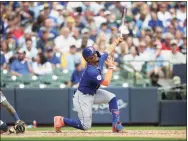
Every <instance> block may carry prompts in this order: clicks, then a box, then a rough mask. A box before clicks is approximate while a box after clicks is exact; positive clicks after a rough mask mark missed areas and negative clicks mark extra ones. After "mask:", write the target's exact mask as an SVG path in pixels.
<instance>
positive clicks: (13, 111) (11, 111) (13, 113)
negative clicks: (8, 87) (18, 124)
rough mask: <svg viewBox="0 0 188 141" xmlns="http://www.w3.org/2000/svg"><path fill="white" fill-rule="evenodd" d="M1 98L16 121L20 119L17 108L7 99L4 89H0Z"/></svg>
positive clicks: (3, 104)
mask: <svg viewBox="0 0 188 141" xmlns="http://www.w3.org/2000/svg"><path fill="white" fill-rule="evenodd" d="M0 98H1V103H0V105H1V106H3V107H5V108H6V109H7V110H8V112H9V113H10V114H11V115H12V116H13V118H14V120H15V121H18V120H20V118H19V116H18V114H17V112H16V110H15V109H14V107H12V105H10V103H9V102H8V101H7V99H6V97H5V96H4V95H3V93H2V91H0Z"/></svg>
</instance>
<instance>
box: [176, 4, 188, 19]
mask: <svg viewBox="0 0 188 141" xmlns="http://www.w3.org/2000/svg"><path fill="white" fill-rule="evenodd" d="M186 14H187V13H186V2H181V3H180V7H179V9H177V12H176V16H177V18H178V19H179V20H181V21H182V22H183V21H185V19H186Z"/></svg>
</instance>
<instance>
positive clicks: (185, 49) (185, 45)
mask: <svg viewBox="0 0 188 141" xmlns="http://www.w3.org/2000/svg"><path fill="white" fill-rule="evenodd" d="M180 51H181V53H183V54H184V55H187V37H183V44H182V45H181V46H180Z"/></svg>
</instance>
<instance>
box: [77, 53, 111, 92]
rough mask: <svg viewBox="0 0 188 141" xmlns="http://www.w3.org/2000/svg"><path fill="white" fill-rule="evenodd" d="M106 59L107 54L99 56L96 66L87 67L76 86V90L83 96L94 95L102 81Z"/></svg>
mask: <svg viewBox="0 0 188 141" xmlns="http://www.w3.org/2000/svg"><path fill="white" fill-rule="evenodd" d="M107 57H108V53H104V54H103V55H101V57H100V59H99V63H98V66H93V65H89V64H88V65H87V67H86V69H85V71H84V73H83V75H82V77H81V80H80V84H79V86H78V90H79V91H81V92H82V93H84V94H91V95H93V94H95V93H96V91H97V89H98V88H99V87H100V84H101V83H102V81H103V80H104V78H103V76H102V71H103V65H104V62H105V61H106V59H107Z"/></svg>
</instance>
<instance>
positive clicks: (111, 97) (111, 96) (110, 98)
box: [109, 93, 116, 101]
mask: <svg viewBox="0 0 188 141" xmlns="http://www.w3.org/2000/svg"><path fill="white" fill-rule="evenodd" d="M114 97H116V95H115V94H113V93H111V95H110V97H109V101H110V100H112V99H113V98H114Z"/></svg>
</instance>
